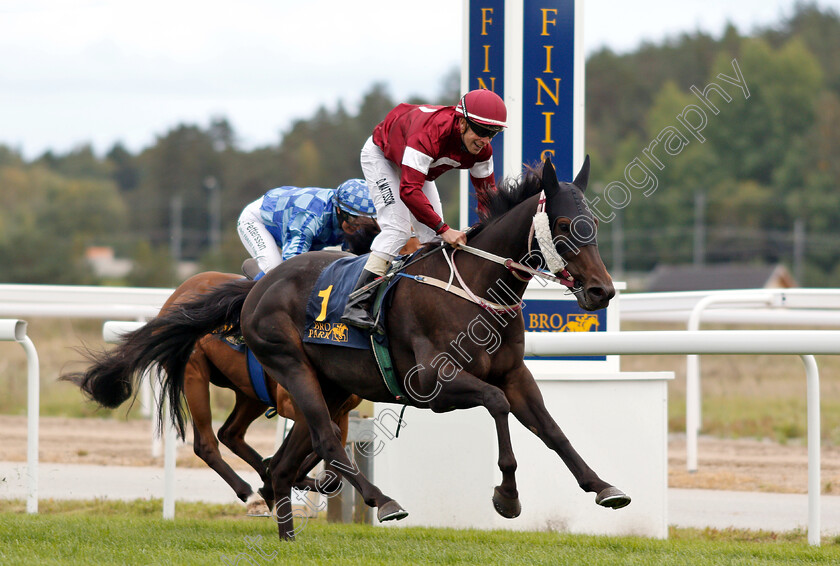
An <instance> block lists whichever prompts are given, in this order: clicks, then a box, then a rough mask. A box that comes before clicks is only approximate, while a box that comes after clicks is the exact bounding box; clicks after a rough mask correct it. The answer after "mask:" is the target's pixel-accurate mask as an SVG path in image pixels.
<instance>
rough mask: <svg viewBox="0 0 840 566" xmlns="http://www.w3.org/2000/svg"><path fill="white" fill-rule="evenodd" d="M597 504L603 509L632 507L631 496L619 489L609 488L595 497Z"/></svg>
mask: <svg viewBox="0 0 840 566" xmlns="http://www.w3.org/2000/svg"><path fill="white" fill-rule="evenodd" d="M595 503H597V504H598V505H600V506H601V507H609V508H611V509H621V508H622V507H627V506H628V505H630V496H629V495H627V494H625V493H624V492H623V491H621V490H620V489H618V488H617V487H608V488H606V489H603V490H601V493H599V494H598V495H597V496H595Z"/></svg>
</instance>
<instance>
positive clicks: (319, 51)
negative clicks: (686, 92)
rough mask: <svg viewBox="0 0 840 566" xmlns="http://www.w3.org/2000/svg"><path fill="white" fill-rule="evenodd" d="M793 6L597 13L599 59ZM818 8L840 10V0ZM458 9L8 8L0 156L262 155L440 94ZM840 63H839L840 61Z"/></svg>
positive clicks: (711, 0) (589, 22) (204, 1)
mask: <svg viewBox="0 0 840 566" xmlns="http://www.w3.org/2000/svg"><path fill="white" fill-rule="evenodd" d="M794 4H795V0H776V1H772V0H681V1H674V0H633V1H626V0H585V22H586V23H585V36H584V41H585V45H586V51H587V53H591V52H592V51H594V50H596V49H598V48H600V47H602V46H609V47H611V48H612V49H613V50H615V51H618V52H626V51H628V50H632V49H634V48H635V47H637V46H638V45H639V43H641V42H642V41H652V42H659V41H661V40H662V39H664V38H665V37H668V36H676V35H678V34H679V33H681V32H692V31H696V30H698V29H700V30H704V31H707V32H709V33H712V34H714V35H715V36H719V35H720V34H721V32H722V30H723V28H724V26H725V24H726V22H727V21H731V22H732V23H734V24H735V25H736V26H737V27H738V28H739V30H740V31H741V32H742V33H747V32H749V31H750V30H752V29H753V28H754V27H755V26H757V25H759V26H766V25H771V24H773V23H775V22H778V21H779V20H780V19H781V18H782V17H784V16H788V15H790V14H791V13H792V10H793V6H794ZM818 4H819V5H820V6H833V7H834V8H835V9H838V10H840V0H821V1H819V2H818ZM461 15H462V7H461V2H460V0H420V1H416V2H406V1H403V0H357V1H355V2H349V1H347V0H343V1H338V0H294V1H291V0H239V1H233V0H226V1H222V0H142V1H140V0H0V53H3V56H2V57H0V144H6V145H9V146H11V147H13V148H15V149H17V150H20V151H22V152H23V154H24V155H25V156H26V157H27V158H33V157H36V156H38V155H40V154H41V153H43V152H44V151H45V150H47V149H52V150H54V151H57V152H60V153H62V152H66V151H68V150H70V149H72V148H73V147H74V146H77V145H78V144H80V143H85V142H89V143H92V144H93V146H94V148H95V149H96V150H97V152H99V153H100V154H101V153H103V152H104V151H107V150H108V149H109V148H110V147H111V146H112V145H113V144H114V143H115V142H117V141H121V142H122V143H124V144H125V145H126V146H127V147H128V148H129V149H130V150H132V151H138V150H140V149H142V148H143V147H146V146H148V145H150V144H152V143H154V140H155V136H157V135H163V134H165V133H166V132H167V130H168V129H170V128H172V127H173V126H175V125H177V124H179V123H182V122H187V123H193V124H198V125H200V126H202V127H206V126H207V125H208V124H209V121H210V119H211V117H213V116H225V117H227V118H228V120H229V121H230V122H231V124H232V125H233V127H234V129H235V131H236V133H237V134H238V136H239V141H240V145H241V146H242V147H243V148H245V149H251V148H254V147H257V146H260V145H267V144H271V143H276V142H277V141H279V139H280V134H281V132H282V131H284V130H286V129H287V128H288V127H289V125H290V124H291V122H292V121H293V120H294V119H296V118H308V117H310V116H311V115H312V113H313V111H314V110H315V109H316V108H317V107H318V106H320V105H327V106H328V107H330V108H334V107H335V104H336V102H337V101H338V100H339V99H341V100H343V102H344V104H345V106H346V107H347V108H349V109H351V110H354V109H355V108H356V105H357V104H358V102H359V101H360V99H361V97H362V95H363V94H364V93H365V92H366V91H368V90H369V89H370V87H371V85H372V84H373V83H375V82H378V81H379V82H385V83H386V84H388V86H389V88H390V92H391V94H392V95H393V96H394V97H395V98H397V99H401V98H404V97H407V96H409V95H411V94H421V95H427V96H432V95H436V94H438V93H439V92H440V89H441V79H442V77H443V75H444V74H445V73H446V72H447V71H449V70H450V69H452V68H453V67H457V66H458V65H459V64H460V53H461V19H462V18H461ZM838 56H840V55H838Z"/></svg>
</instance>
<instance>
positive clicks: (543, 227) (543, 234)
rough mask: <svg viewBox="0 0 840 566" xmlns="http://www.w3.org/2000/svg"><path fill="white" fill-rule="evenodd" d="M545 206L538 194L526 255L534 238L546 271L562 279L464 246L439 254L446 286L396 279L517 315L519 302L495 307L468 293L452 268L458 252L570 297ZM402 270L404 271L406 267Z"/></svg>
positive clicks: (420, 279)
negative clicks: (542, 282) (546, 283)
mask: <svg viewBox="0 0 840 566" xmlns="http://www.w3.org/2000/svg"><path fill="white" fill-rule="evenodd" d="M545 202H546V198H545V193H540V200H539V205H538V206H537V212H536V213H535V214H534V219H533V221H532V223H531V230H530V233H529V234H528V251H529V252H530V251H531V243H532V242H533V239H534V237H535V236H536V238H537V243H538V244H539V245H540V250H541V251H542V254H543V257H544V258H545V261H546V264H547V266H548V268H549V269H550V270H551V271H552V272H555V273H559V274H560V275H561V276H562V277H557V276H555V275H554V274H553V273H546V272H544V271H538V270H536V269H533V268H531V267H528V266H527V265H523V264H521V263H519V262H516V261H513V260H512V259H511V258H505V257H501V256H499V255H496V254H494V253H491V252H488V251H485V250H481V249H478V248H474V247H472V246H467V245H465V244H461V245H459V246H458V247H457V248H455V249H453V250H452V254H451V256H449V255H447V254H446V251H445V250H444V252H443V257H444V258H446V263H448V264H449V269H450V275H449V281H448V282H444V281H441V280H440V279H435V278H434V277H428V276H425V275H408V274H406V273H404V272H400V273H398V274H397V275H399V276H401V277H407V278H409V279H413V280H415V281H417V282H418V283H425V284H427V285H432V286H434V287H437V288H439V289H443V290H444V291H448V292H450V293H452V294H454V295H457V296H459V297H461V298H463V299H466V300H468V301H472V302H473V303H476V304H478V305H479V306H481V307H483V308H485V309H487V310H491V311H495V312H502V313H506V314H513V313H515V312H517V311H519V310H520V309H521V308H522V301H520V302H519V303H518V304H516V305H502V304H499V303H495V302H492V301H488V300H486V299H483V298H481V297H479V296H477V295H476V294H475V293H473V292H472V290H471V289H470V288H469V286H468V285H467V284H466V282H465V281H464V279H463V278H462V277H461V273H460V272H459V271H458V268H457V267H456V266H455V261H454V259H455V252H456V251H458V250H463V251H465V252H467V253H471V254H473V255H475V256H478V257H480V258H482V259H486V260H488V261H492V262H494V263H498V264H499V265H503V266H504V267H506V268H507V269H508V271H510V272H511V273H513V275H514V276H516V277H517V278H518V279H520V280H522V281H527V280H528V279H531V278H532V277H540V278H542V279H545V280H547V281H553V282H555V283H559V284H561V285H563V286H565V287H568V288H569V289H570V290H571V291H572V292H573V293H575V292H577V291H575V288H574V285H575V281H574V278H573V277H572V276H571V275H570V274H569V272H568V271H566V261H565V260H564V259H563V257H562V256H561V255H560V254H559V253H558V252H557V250H556V249H555V247H554V242H553V241H552V238H551V229H550V228H549V225H548V215H547V214H546V212H545ZM444 247H445V245H441V246H440V247H438V248H435V249H434V250H430V251H429V252H427V253H426V254H424V255H423V256H421V257H420V258H417V260H419V259H422V257H425V256H426V255H428V254H430V253H434V252H436V251H438V250H439V249H443V248H444ZM410 263H414V261H412V262H410ZM410 263H409V265H410ZM405 267H407V265H406V266H405ZM520 273H526V274H528V277H527V279H526V278H523V277H522V275H520ZM453 275H454V276H455V277H456V278H457V279H458V283H460V285H461V288H460V289H459V288H458V287H452V277H453Z"/></svg>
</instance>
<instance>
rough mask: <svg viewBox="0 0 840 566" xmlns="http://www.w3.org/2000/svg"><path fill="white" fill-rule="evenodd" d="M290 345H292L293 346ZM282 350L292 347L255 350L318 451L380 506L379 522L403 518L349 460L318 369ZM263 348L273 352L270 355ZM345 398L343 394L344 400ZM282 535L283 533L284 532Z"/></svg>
mask: <svg viewBox="0 0 840 566" xmlns="http://www.w3.org/2000/svg"><path fill="white" fill-rule="evenodd" d="M290 347H291V348H290ZM283 349H293V345H292V344H288V343H285V344H283V343H281V344H279V345H278V344H265V349H263V348H260V351H258V350H257V348H256V347H254V352H255V354H256V355H257V357H258V358H259V360H260V363H262V365H263V367H265V368H267V369H268V370H269V373H270V375H272V376H273V377H274V376H277V377H279V382H280V385H282V386H283V387H285V388H286V390H288V391H289V393H290V394H291V396H292V398H293V399H294V400H295V403H296V404H297V406H298V408H299V409H300V411H301V413H303V416H304V418H305V419H306V422H307V424H308V425H309V431H310V434H311V436H312V446H313V449H314V450H315V452H316V453H317V454H318V455H319V456H320V457H321V458H323V460H324V462H326V463H327V464H332V465H333V466H335V468H337V469H338V471H339V472H340V473H341V475H342V476H343V477H344V478H346V479H347V481H348V482H350V483H351V484H352V485H353V487H355V488H356V489H357V490H358V491H359V493H360V494H361V496H362V499H363V500H364V502H365V503H367V504H368V505H369V506H370V507H377V508H378V511H377V517H378V519H379V520H380V521H388V520H392V519H402V518H404V517H405V516H406V515H408V513H407V512H406V511H405V510H404V509H403V508H402V507H401V506H400V505H399V504H398V503H397V502H396V501H394V500H393V499H391V498H390V497H387V496H385V495H384V494H383V493H382V492H381V491H380V490H379V488H377V487H376V486H375V485H373V484H372V483H370V482H369V481H368V480H367V478H365V477H364V475H363V474H362V473H361V472H360V471H359V469H358V468H357V467H356V466H355V464H354V463H352V462H351V461H350V458H349V457H348V456H347V453H346V452H345V451H344V446H342V444H341V440H340V439H339V437H338V436H337V435H336V434H335V432H334V429H333V422H332V420H331V418H330V410H329V408H328V406H327V401H326V400H325V392H324V391H322V389H321V384H320V383H319V382H318V379H317V377H316V376H315V371H314V369H313V368H312V366H311V365H310V363H309V360H307V359H306V358H305V356H304V355H303V353H302V351H301V350H300V349H298V350H297V352H296V353H293V354H292V355H284V354H282V353H280V352H282V350H283ZM262 351H267V352H269V353H271V354H270V355H269V356H268V357H264V356H262V355H261V352H262ZM345 398H346V397H345V396H342V400H344V399H345ZM281 536H282V535H281Z"/></svg>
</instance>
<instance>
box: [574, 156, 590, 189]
mask: <svg viewBox="0 0 840 566" xmlns="http://www.w3.org/2000/svg"><path fill="white" fill-rule="evenodd" d="M572 184H573V185H574V186H576V187H577V188H579V189H580V190H581V192H586V187H587V186H588V185H589V154H588V153H587V154H586V159H584V160H583V166H581V168H580V171H579V172H578V174H577V177H575V180H574V181H572Z"/></svg>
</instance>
